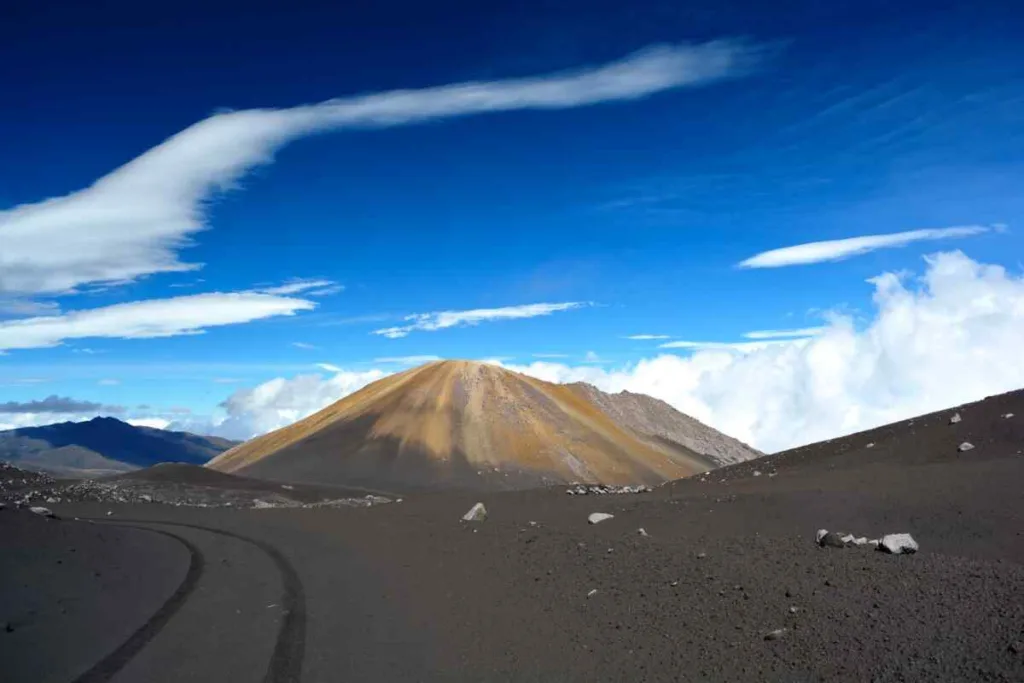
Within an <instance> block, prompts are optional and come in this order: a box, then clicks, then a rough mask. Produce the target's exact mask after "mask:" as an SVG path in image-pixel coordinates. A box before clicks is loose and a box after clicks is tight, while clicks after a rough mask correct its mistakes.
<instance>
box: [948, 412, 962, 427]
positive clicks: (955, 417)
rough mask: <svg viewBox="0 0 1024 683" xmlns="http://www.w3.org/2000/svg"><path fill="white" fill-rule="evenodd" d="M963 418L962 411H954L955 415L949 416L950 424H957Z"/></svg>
mask: <svg viewBox="0 0 1024 683" xmlns="http://www.w3.org/2000/svg"><path fill="white" fill-rule="evenodd" d="M962 419H963V418H962V417H960V413H953V416H952V417H950V418H949V424H951V425H955V424H956V423H958V422H960V421H961V420H962Z"/></svg>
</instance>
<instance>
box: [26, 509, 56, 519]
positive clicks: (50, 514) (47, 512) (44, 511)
mask: <svg viewBox="0 0 1024 683" xmlns="http://www.w3.org/2000/svg"><path fill="white" fill-rule="evenodd" d="M28 511H29V512H32V513H35V514H37V515H42V516H43V517H56V516H57V515H55V514H53V510H51V509H50V508H43V507H30V508H29V509H28Z"/></svg>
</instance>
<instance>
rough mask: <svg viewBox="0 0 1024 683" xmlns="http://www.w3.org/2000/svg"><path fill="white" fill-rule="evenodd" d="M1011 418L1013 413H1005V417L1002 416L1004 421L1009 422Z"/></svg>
mask: <svg viewBox="0 0 1024 683" xmlns="http://www.w3.org/2000/svg"><path fill="white" fill-rule="evenodd" d="M1011 417H1013V413H1006V414H1005V415H1003V419H1004V420H1009V419H1010V418H1011Z"/></svg>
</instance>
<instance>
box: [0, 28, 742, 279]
mask: <svg viewBox="0 0 1024 683" xmlns="http://www.w3.org/2000/svg"><path fill="white" fill-rule="evenodd" d="M758 52H759V49H758V48H755V47H751V46H748V45H744V44H742V43H738V42H730V41H716V42H710V43H705V44H702V45H678V46H660V47H655V48H650V49H646V50H643V51H641V52H637V53H635V54H633V55H630V56H628V57H626V58H624V59H622V60H620V61H616V62H611V63H609V64H605V65H602V66H597V67H592V68H586V69H580V70H576V71H572V72H563V73H555V74H549V75H544V76H537V77H530V78H517V79H510V80H504V81H492V82H470V83H460V84H455V85H446V86H440V87H434V88H426V89H422V90H397V91H391V92H384V93H375V94H369V95H361V96H356V97H347V98H341V99H335V100H329V101H327V102H322V103H320V104H312V105H305V106H299V107H293V108H290V109H250V110H243V111H235V112H229V113H224V114H218V115H215V116H212V117H210V118H208V119H205V120H203V121H200V122H198V123H196V124H194V125H193V126H191V127H189V128H186V129H185V130H183V131H181V132H180V133H178V134H176V135H174V136H173V137H171V138H169V139H168V140H166V141H164V142H163V143H161V144H159V145H157V146H156V147H154V148H152V149H150V150H149V151H147V152H145V153H144V154H143V155H142V156H139V157H137V158H136V159H134V160H132V161H130V162H128V163H127V164H125V165H124V166H122V167H121V168H118V169H117V170H115V171H113V172H112V173H110V174H109V175H107V176H105V177H103V178H100V179H99V180H97V181H96V182H95V183H93V184H92V185H91V186H90V187H88V188H86V189H83V190H80V191H78V192H75V193H72V194H69V195H65V196H63V197H55V198H52V199H47V200H45V201H41V202H38V203H35V204H24V205H21V206H16V207H14V208H12V209H9V210H6V211H3V212H0V292H7V293H20V294H40V293H55V292H68V291H73V290H75V288H77V287H80V286H82V285H85V284H87V283H112V282H113V283H121V282H128V281H131V280H134V279H136V278H138V277H140V276H144V275H147V274H151V273H166V272H185V271H193V270H197V269H198V268H200V267H201V266H202V264H200V263H188V262H184V261H182V260H180V259H179V256H178V252H179V250H181V249H182V248H184V247H187V246H189V244H190V237H191V236H192V235H194V234H195V233H197V232H198V231H200V230H202V229H203V227H204V223H203V221H204V207H205V200H207V199H208V197H209V196H211V195H212V194H213V193H215V192H216V191H218V190H223V189H226V188H230V187H232V186H234V185H235V183H236V182H237V181H238V179H239V178H241V177H242V176H243V175H244V174H245V172H246V171H248V170H249V169H251V168H252V167H254V166H257V165H259V164H265V163H268V162H269V161H270V160H271V159H272V157H273V154H274V152H275V151H276V150H277V149H278V148H280V147H282V146H283V145H285V144H287V143H288V142H290V141H292V140H294V139H297V138H300V137H304V136H307V135H311V134H314V133H318V132H323V131H328V130H339V129H345V128H384V127H390V126H402V125H411V124H415V123H420V122H425V121H435V120H439V119H444V118H452V117H458V116H469V115H473V114H483V113H487V112H499V111H512V110H522V109H540V110H552V109H567V108H572V107H582V106H587V105H593V104H597V103H600V102H610V101H616V100H619V101H623V100H636V99H639V98H642V97H646V96H649V95H652V94H655V93H658V92H661V91H665V90H670V89H673V88H680V87H685V86H697V85H703V84H707V83H711V82H714V81H718V80H721V79H724V78H729V77H734V76H737V75H741V74H743V73H745V72H746V71H747V70H748V69H749V67H750V66H751V65H752V64H754V63H755V61H756V59H757V57H758ZM54 244H59V245H61V248H60V249H54V248H53V245H54Z"/></svg>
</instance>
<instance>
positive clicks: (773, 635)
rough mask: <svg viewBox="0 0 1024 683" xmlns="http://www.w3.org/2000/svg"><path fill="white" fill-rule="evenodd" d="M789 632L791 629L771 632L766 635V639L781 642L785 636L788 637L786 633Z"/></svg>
mask: <svg viewBox="0 0 1024 683" xmlns="http://www.w3.org/2000/svg"><path fill="white" fill-rule="evenodd" d="M788 630H789V629H785V628H777V629H775V630H774V631H769V632H768V633H766V634H764V639H765V640H779V639H780V638H782V637H783V636H785V635H786V632H787V631H788Z"/></svg>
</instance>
